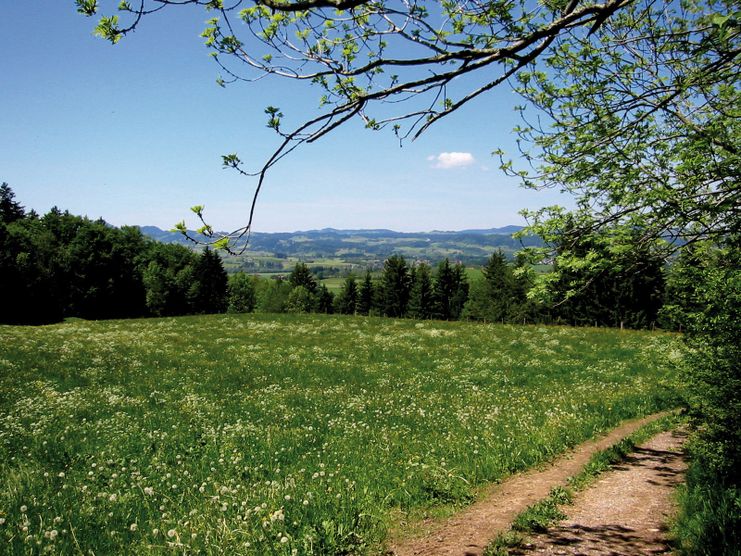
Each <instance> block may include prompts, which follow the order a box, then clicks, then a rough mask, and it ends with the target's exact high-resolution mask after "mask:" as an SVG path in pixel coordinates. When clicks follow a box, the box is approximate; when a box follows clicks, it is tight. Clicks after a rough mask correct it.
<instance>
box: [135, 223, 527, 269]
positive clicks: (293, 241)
mask: <svg viewBox="0 0 741 556" xmlns="http://www.w3.org/2000/svg"><path fill="white" fill-rule="evenodd" d="M140 230H141V231H142V233H143V234H144V235H146V236H148V237H150V238H152V239H154V240H156V241H159V242H163V243H180V244H188V245H192V243H190V242H188V241H187V240H186V239H185V238H184V237H183V236H182V234H180V233H179V232H171V231H165V230H162V229H160V228H157V227H156V226H141V227H140ZM520 230H522V226H504V227H501V228H488V229H470V230H460V231H441V230H435V231H431V232H396V231H394V230H385V229H374V230H337V229H334V228H324V229H321V230H303V231H297V232H275V233H266V232H255V233H253V234H252V235H251V237H250V248H249V252H248V253H245V255H243V257H255V256H268V257H277V258H280V259H285V258H297V259H301V260H319V259H339V260H343V261H347V262H352V263H371V262H373V261H379V260H380V261H383V260H384V259H386V258H387V257H388V256H390V255H391V254H393V253H398V254H401V255H404V256H405V257H407V258H409V259H412V260H416V259H424V260H429V261H438V260H442V259H444V258H445V257H449V258H450V259H451V260H460V261H463V262H466V263H481V262H483V261H484V260H486V258H488V257H489V256H490V255H491V254H492V253H493V252H495V251H497V250H498V249H501V250H502V251H504V252H506V253H509V254H511V253H513V252H515V251H517V250H518V249H521V248H522V247H523V246H537V245H541V244H542V242H541V241H540V239H539V238H534V237H528V238H523V239H522V240H520V239H513V238H512V234H513V233H515V232H517V231H520ZM194 235H195V234H194ZM202 239H203V240H204V241H205V240H207V238H202Z"/></svg>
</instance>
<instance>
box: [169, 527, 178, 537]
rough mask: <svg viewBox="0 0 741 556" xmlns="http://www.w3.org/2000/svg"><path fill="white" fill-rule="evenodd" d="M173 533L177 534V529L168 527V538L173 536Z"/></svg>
mask: <svg viewBox="0 0 741 556" xmlns="http://www.w3.org/2000/svg"><path fill="white" fill-rule="evenodd" d="M175 535H177V531H175V529H170V530H169V531H168V532H167V536H168V537H170V538H173V537H174V536H175Z"/></svg>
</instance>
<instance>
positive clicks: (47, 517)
mask: <svg viewBox="0 0 741 556" xmlns="http://www.w3.org/2000/svg"><path fill="white" fill-rule="evenodd" d="M680 358H681V351H680V348H679V346H678V342H677V340H676V338H675V337H673V336H670V335H666V334H649V333H641V332H622V333H620V332H617V331H608V330H593V329H570V328H561V327H535V326H528V327H515V326H499V325H480V324H469V323H443V322H429V321H428V322H416V321H411V320H401V321H395V320H390V319H373V318H360V317H327V316H318V315H305V316H296V315H239V316H231V315H229V316H227V315H215V316H204V317H183V318H177V319H149V320H131V321H107V322H86V321H74V322H68V323H64V324H60V325H54V326H46V327H36V328H33V327H7V326H6V327H0V520H2V523H0V553H8V554H16V553H17V554H21V553H31V552H41V551H43V550H45V549H47V547H51V548H49V550H51V551H57V552H59V553H79V552H83V553H87V552H88V551H93V552H94V553H96V554H111V553H117V554H148V553H155V554H159V553H168V552H197V551H203V552H208V553H212V552H222V553H225V554H260V555H262V554H294V553H295V554H336V553H369V552H373V551H376V550H378V549H379V547H380V546H381V545H382V543H383V540H384V538H385V535H386V531H387V528H388V526H389V525H390V523H389V519H390V517H389V516H391V515H395V516H398V515H399V512H414V511H418V510H419V509H420V508H423V507H435V506H438V505H441V504H465V503H466V502H468V501H469V500H470V499H471V496H472V493H473V492H474V491H475V489H476V487H477V486H480V485H482V484H483V483H486V482H490V481H496V480H500V479H502V478H503V477H505V476H507V475H508V474H510V473H512V472H515V471H518V470H522V469H525V468H527V467H530V466H532V465H534V464H536V463H539V462H541V461H544V460H547V459H550V458H552V457H553V456H554V455H555V454H557V453H559V452H562V451H563V450H564V449H566V448H567V447H569V446H572V445H574V444H576V443H578V442H580V441H582V440H584V439H586V438H588V437H591V436H592V435H594V434H595V433H597V432H600V431H605V430H607V429H609V428H610V427H613V426H614V425H616V424H617V423H618V422H619V421H621V420H623V419H625V418H630V417H636V416H639V415H644V414H647V413H650V412H654V411H656V410H658V409H662V408H665V407H668V406H671V405H672V404H673V400H674V391H673V387H672V386H671V385H672V384H673V380H674V379H673V366H674V364H675V363H676V362H677V361H678V360H679V359H680Z"/></svg>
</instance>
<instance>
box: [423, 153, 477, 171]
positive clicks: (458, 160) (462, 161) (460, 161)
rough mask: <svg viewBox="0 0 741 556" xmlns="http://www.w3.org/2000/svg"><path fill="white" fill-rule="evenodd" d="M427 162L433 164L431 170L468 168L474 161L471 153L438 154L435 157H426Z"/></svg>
mask: <svg viewBox="0 0 741 556" xmlns="http://www.w3.org/2000/svg"><path fill="white" fill-rule="evenodd" d="M427 160H429V161H430V162H433V165H432V167H433V168H442V169H448V168H463V167H465V166H470V165H471V164H473V163H474V162H476V160H475V159H474V158H473V155H472V154H471V153H440V154H438V155H437V156H428V157H427Z"/></svg>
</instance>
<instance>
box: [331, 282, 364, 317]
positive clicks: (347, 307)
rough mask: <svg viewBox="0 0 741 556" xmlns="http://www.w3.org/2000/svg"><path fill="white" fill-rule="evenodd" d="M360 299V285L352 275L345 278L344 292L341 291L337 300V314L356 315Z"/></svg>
mask: <svg viewBox="0 0 741 556" xmlns="http://www.w3.org/2000/svg"><path fill="white" fill-rule="evenodd" d="M359 299H360V295H359V291H358V284H357V282H356V281H355V276H354V275H352V274H350V275H348V276H347V278H345V283H344V284H343V285H342V290H340V293H339V295H337V298H336V300H335V306H336V308H337V312H338V313H341V314H343V315H353V314H355V311H357V309H358V303H359Z"/></svg>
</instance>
